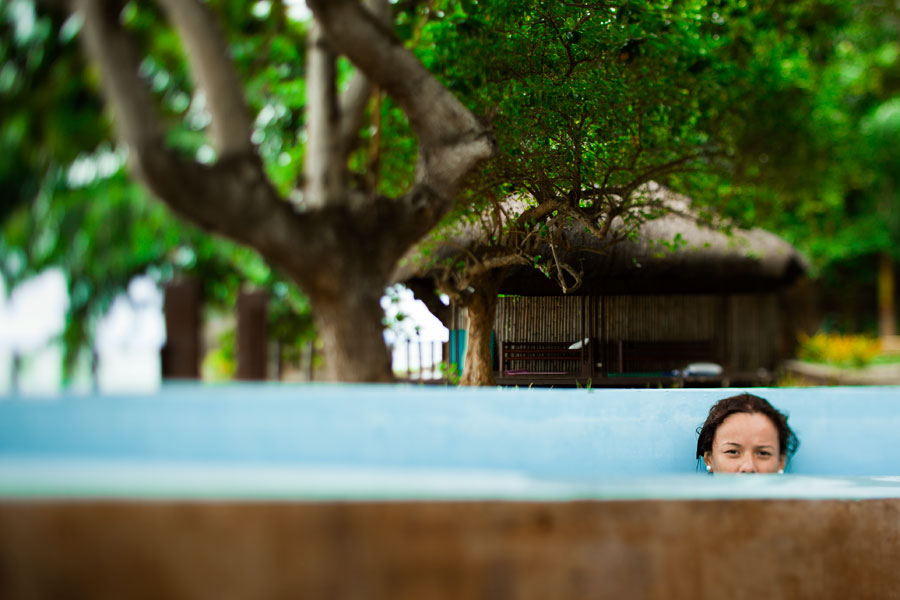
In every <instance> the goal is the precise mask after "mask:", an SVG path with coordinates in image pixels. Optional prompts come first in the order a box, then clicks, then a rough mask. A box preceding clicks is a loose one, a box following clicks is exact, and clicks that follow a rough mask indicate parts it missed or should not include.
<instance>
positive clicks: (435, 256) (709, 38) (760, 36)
mask: <svg viewBox="0 0 900 600" xmlns="http://www.w3.org/2000/svg"><path fill="white" fill-rule="evenodd" d="M444 8H445V10H446V16H445V17H444V19H443V20H440V21H435V22H434V23H433V24H432V25H431V26H430V27H429V28H427V29H426V35H425V39H427V40H429V42H430V43H431V44H432V45H433V48H434V54H433V58H432V60H431V62H429V63H428V64H429V66H430V67H431V68H432V70H433V71H434V72H435V73H437V74H439V75H440V76H441V77H443V78H444V79H445V80H447V81H448V82H449V83H448V85H449V86H450V87H451V89H454V90H457V91H458V92H459V93H461V94H463V97H464V99H465V100H466V102H467V104H468V105H470V106H473V107H475V110H478V111H479V112H481V113H482V114H485V115H489V116H490V118H491V120H492V124H493V127H494V131H495V133H496V136H497V140H498V147H499V151H498V156H497V158H496V159H495V160H494V161H492V162H491V164H490V165H489V166H488V167H487V168H486V169H485V170H483V171H481V172H479V173H478V174H477V175H476V176H474V177H473V178H471V180H470V182H469V185H468V187H467V189H466V190H465V192H464V199H465V201H464V202H463V203H461V205H460V207H459V212H457V213H454V214H453V215H452V219H451V220H450V223H448V224H447V225H446V227H445V228H444V229H443V230H442V231H440V232H439V233H437V234H436V235H435V236H434V237H433V239H432V246H437V247H436V248H435V247H431V248H428V247H426V249H425V250H426V252H429V253H430V255H431V256H430V258H431V259H432V262H431V267H430V270H429V273H430V276H431V277H432V278H433V279H434V280H435V283H436V286H437V288H438V289H439V291H441V292H444V293H447V294H448V295H449V296H450V297H451V299H453V301H454V302H456V303H457V304H459V305H462V306H465V307H466V308H467V314H468V332H467V350H466V357H465V369H464V376H463V379H462V380H461V383H463V384H471V385H490V384H493V383H494V381H493V372H492V368H491V355H490V333H491V328H492V325H493V319H494V311H495V307H496V299H497V291H498V289H499V286H500V285H501V282H502V280H503V278H504V276H505V273H506V272H507V271H508V270H509V269H510V268H512V267H514V266H521V265H533V266H534V267H535V268H538V269H540V270H541V271H543V272H544V273H545V274H546V275H547V277H549V278H552V279H554V280H556V281H557V282H558V284H559V285H560V287H561V288H562V290H563V292H564V293H571V292H574V291H576V290H577V289H578V288H579V286H580V284H581V279H582V276H583V273H582V270H581V268H580V266H579V264H578V259H577V256H578V251H579V250H581V251H588V246H589V251H592V252H603V251H604V248H609V247H610V246H611V245H613V244H616V243H620V242H622V241H624V240H626V239H628V238H630V237H633V236H634V235H635V233H636V231H637V230H638V228H639V227H640V226H641V224H643V223H644V222H646V221H647V220H648V219H653V218H656V217H658V216H660V215H662V214H664V213H665V212H666V211H668V210H671V209H672V208H671V207H670V206H666V205H665V204H663V202H662V198H661V197H660V196H659V195H654V194H650V193H648V192H647V189H648V188H647V187H646V184H647V183H649V182H650V181H652V180H655V181H659V182H668V183H671V184H673V185H674V186H675V187H676V188H677V189H679V190H680V191H682V192H688V193H691V195H692V196H693V197H694V199H695V209H696V210H698V212H699V213H701V216H706V217H709V214H708V213H709V208H710V207H715V208H719V206H720V205H721V204H722V198H723V196H721V195H720V194H719V193H718V192H719V191H720V185H721V183H722V182H727V181H728V180H729V178H730V177H732V175H733V171H734V170H735V164H736V163H737V162H739V160H740V159H741V158H742V156H741V155H740V154H739V150H741V149H742V148H743V146H742V145H741V144H740V143H739V142H740V141H741V135H742V133H743V130H744V129H743V128H744V126H745V124H746V123H747V122H748V121H750V120H751V119H750V118H749V117H748V114H747V113H746V112H745V109H744V105H743V103H747V102H748V100H750V99H753V98H756V99H762V98H764V96H765V93H766V92H767V91H769V90H770V89H771V87H770V86H769V85H765V84H764V81H765V78H766V76H767V75H769V74H770V72H769V70H768V68H767V63H766V62H765V61H766V60H767V59H769V58H771V56H770V55H768V56H767V55H765V54H763V55H762V56H757V55H755V54H754V53H753V52H751V44H752V43H754V42H759V43H760V44H761V45H763V46H765V47H766V48H767V50H768V54H771V53H773V52H775V51H781V50H782V44H783V42H781V41H780V40H778V39H770V40H767V39H765V38H766V36H768V37H770V38H772V37H773V36H774V30H775V29H776V24H777V25H779V26H781V25H784V24H785V23H787V22H790V21H791V20H792V19H793V18H794V17H793V16H792V15H791V14H785V12H788V13H789V12H790V11H784V10H782V9H780V8H779V7H778V5H777V4H775V3H773V4H771V5H766V6H758V7H753V8H751V7H747V6H746V4H745V3H739V2H733V3H732V2H715V3H706V2H696V3H694V2H685V3H676V4H673V5H658V4H657V3H652V2H629V3H627V4H625V5H621V6H611V5H609V4H608V3H603V2H579V3H567V2H560V3H546V2H540V1H537V0H534V1H530V0H519V1H517V2H504V3H491V4H484V3H474V2H470V3H462V4H461V5H459V6H456V7H455V8H452V7H451V5H447V6H446V7H444ZM767 10H770V11H772V13H774V15H775V19H776V21H774V22H769V21H768V18H769V17H770V15H769V14H767V12H766V11H767ZM760 20H762V21H760ZM740 200H741V199H740V198H736V199H733V201H735V202H739V201H740ZM704 207H706V209H704ZM704 213H707V214H705V215H704ZM453 219H462V221H461V222H462V223H464V225H463V226H462V227H460V226H459V225H458V224H454V223H453V221H452V220H453ZM585 236H587V237H588V238H589V237H593V238H594V239H595V240H601V241H602V243H599V244H598V243H592V244H581V245H580V246H579V242H578V240H579V239H581V240H584V239H585ZM673 243H677V242H675V241H673ZM604 244H605V246H604ZM440 248H443V251H442V250H441V249H440ZM448 253H449V254H450V258H449V260H448V259H447V254H448Z"/></svg>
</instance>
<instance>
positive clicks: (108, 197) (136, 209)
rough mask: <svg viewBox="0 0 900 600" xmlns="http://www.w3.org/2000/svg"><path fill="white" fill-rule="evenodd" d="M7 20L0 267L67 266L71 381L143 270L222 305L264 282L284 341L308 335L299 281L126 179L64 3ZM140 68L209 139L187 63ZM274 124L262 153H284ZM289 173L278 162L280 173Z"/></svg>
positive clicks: (189, 132) (11, 7)
mask: <svg viewBox="0 0 900 600" xmlns="http://www.w3.org/2000/svg"><path fill="white" fill-rule="evenodd" d="M126 18H127V20H128V21H129V23H131V24H132V26H134V27H135V28H138V29H140V30H141V31H143V32H145V33H146V31H147V30H148V29H149V28H152V27H153V26H154V23H153V21H152V20H150V19H147V18H146V15H142V14H140V13H137V12H135V11H133V10H132V11H131V12H129V13H128V14H127V15H126ZM0 27H3V35H2V36H0V53H2V56H3V57H4V60H5V67H4V78H5V79H4V81H5V83H4V85H2V86H0V109H2V114H3V119H2V129H0V132H2V133H0V144H2V148H3V152H2V153H0V154H2V158H0V183H2V187H3V189H4V194H3V195H2V200H3V206H2V210H0V213H2V214H0V227H2V230H0V232H2V235H0V257H2V260H0V276H2V277H3V279H4V282H5V283H6V286H5V287H6V288H7V290H11V289H12V288H14V287H15V286H16V285H18V284H19V283H21V282H22V281H24V280H26V279H28V278H30V277H32V276H34V275H37V274H39V273H41V272H42V271H44V270H46V269H49V268H58V269H60V270H62V272H63V274H64V275H65V278H66V281H67V284H68V292H69V303H68V309H67V315H66V323H65V329H64V331H63V333H62V340H61V341H62V342H63V348H64V355H63V377H64V379H67V378H68V377H70V376H71V375H72V373H73V370H74V368H75V367H76V366H77V364H78V361H79V357H80V356H82V355H83V351H84V350H91V349H92V348H93V341H92V337H93V329H94V326H95V324H96V322H97V320H98V318H99V316H100V315H102V314H103V313H104V312H105V311H106V310H107V309H108V307H109V306H110V304H111V303H112V301H113V300H114V298H116V297H117V296H118V295H120V294H121V293H122V291H123V290H124V289H125V288H126V287H127V286H128V284H129V282H130V281H131V280H132V279H133V278H134V277H136V276H138V275H149V276H150V277H152V278H153V279H155V280H156V281H158V282H160V281H164V280H167V279H170V278H171V277H173V276H174V275H176V274H183V275H188V276H192V277H196V278H198V279H199V280H200V281H201V282H202V283H203V285H204V287H205V290H204V292H205V293H204V297H205V302H206V304H207V305H208V306H210V307H212V308H214V309H225V308H226V307H228V306H233V304H234V300H235V298H236V296H237V293H238V290H239V288H240V287H241V285H244V284H251V285H254V286H259V287H265V288H267V289H268V290H269V295H270V297H271V298H273V300H274V302H273V305H272V310H271V311H270V313H269V316H270V323H269V330H270V331H271V332H272V334H273V337H274V338H275V339H277V340H278V341H280V342H281V343H282V344H284V345H289V344H296V343H297V341H298V340H303V339H308V338H309V337H310V336H311V335H312V333H313V332H312V324H311V316H310V311H309V308H308V302H307V300H306V298H305V297H304V296H303V295H302V294H301V293H300V292H299V291H298V290H297V289H296V287H295V286H293V285H291V283H290V282H289V281H285V280H284V278H283V277H280V276H279V274H278V273H277V272H276V271H273V270H272V269H270V268H269V267H268V266H267V265H266V264H265V263H264V262H263V261H262V260H261V259H260V257H259V256H258V255H257V254H256V253H254V252H253V251H251V250H249V249H246V248H242V247H240V246H238V245H236V244H234V243H231V242H228V241H225V240H222V239H217V238H213V237H211V236H209V235H206V234H204V233H203V232H202V231H201V230H200V229H199V228H197V227H194V226H191V225H189V224H184V223H182V222H180V221H179V220H177V219H175V218H174V217H173V216H172V215H171V213H170V212H169V211H168V210H166V209H165V207H164V206H163V205H162V204H161V203H158V202H155V201H151V200H150V199H149V196H148V194H147V193H146V191H145V190H144V189H143V188H142V187H141V186H140V185H138V184H135V183H134V182H132V181H130V180H129V179H128V178H127V177H126V174H125V171H124V167H123V165H124V163H125V152H124V151H122V149H120V148H116V147H114V146H112V145H111V144H110V143H109V141H108V140H109V126H108V125H109V124H108V123H107V122H106V121H104V120H103V119H101V118H99V116H100V113H101V110H102V104H101V102H100V100H99V98H97V97H96V95H95V94H94V93H93V91H92V89H91V85H90V82H89V81H88V78H85V77H79V76H77V74H78V73H83V72H85V71H86V64H85V62H84V60H83V58H82V56H81V53H80V52H79V51H78V45H77V43H76V39H75V36H76V34H77V27H75V22H74V21H69V20H66V15H65V14H64V13H62V12H58V11H54V10H51V11H43V12H35V6H34V5H33V4H32V3H31V2H28V1H24V0H20V1H18V2H14V3H13V2H5V3H3V4H2V5H0ZM172 50H173V49H172V48H171V46H166V45H164V44H163V45H161V48H160V54H163V55H164V56H170V55H172V54H173V52H172ZM142 67H143V70H144V73H145V74H146V75H147V76H148V77H149V78H151V79H152V81H153V88H154V90H155V92H156V93H157V94H158V95H159V96H160V97H161V99H162V104H163V105H164V106H165V109H166V111H167V113H166V114H167V117H168V118H169V119H170V120H172V118H173V116H176V115H180V114H181V113H186V117H187V118H185V119H179V120H176V121H175V123H176V125H175V128H174V131H172V132H171V133H172V135H173V137H175V138H177V139H178V140H180V143H181V144H182V145H183V146H184V147H185V148H186V149H187V150H189V151H191V152H193V153H196V152H197V151H198V150H200V149H201V148H202V147H203V146H202V145H203V139H202V135H201V134H199V133H198V132H197V131H196V129H197V128H196V126H194V125H192V124H191V122H190V121H191V119H190V117H191V116H193V115H192V111H191V110H190V107H189V105H190V103H189V101H188V100H187V98H189V96H188V93H187V92H189V91H190V90H189V89H187V81H186V80H187V74H186V72H185V70H184V69H183V68H181V67H182V64H181V62H179V61H171V62H170V64H165V61H159V62H155V63H150V62H147V63H144V65H142ZM261 76H262V77H264V76H265V73H263V74H262V75H261ZM274 133H275V132H272V133H270V135H269V144H268V145H267V146H266V148H265V149H264V152H269V153H271V152H272V150H273V149H275V151H276V153H277V152H280V151H281V149H280V148H278V147H277V146H276V144H274V143H273V142H274V141H275V140H274V139H273V138H275V135H274ZM272 162H273V164H275V165H276V166H277V164H278V163H277V162H275V161H274V160H273V161H272ZM282 176H283V175H282V173H281V172H279V171H277V170H276V171H274V172H273V179H275V180H276V181H277V180H279V177H282ZM99 199H102V200H99Z"/></svg>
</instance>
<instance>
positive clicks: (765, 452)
mask: <svg viewBox="0 0 900 600" xmlns="http://www.w3.org/2000/svg"><path fill="white" fill-rule="evenodd" d="M759 455H760V456H766V457H769V456H772V453H771V452H768V451H766V450H762V451H761V452H760V453H759Z"/></svg>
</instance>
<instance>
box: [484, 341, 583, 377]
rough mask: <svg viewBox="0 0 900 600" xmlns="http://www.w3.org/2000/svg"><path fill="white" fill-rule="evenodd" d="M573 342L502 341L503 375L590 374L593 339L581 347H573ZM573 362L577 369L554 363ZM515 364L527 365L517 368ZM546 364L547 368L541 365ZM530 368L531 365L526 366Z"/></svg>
mask: <svg viewBox="0 0 900 600" xmlns="http://www.w3.org/2000/svg"><path fill="white" fill-rule="evenodd" d="M571 345H572V342H514V341H502V342H500V374H501V375H570V374H578V375H583V376H590V375H591V374H592V369H593V364H594V347H595V345H596V344H595V343H594V341H593V340H589V341H588V343H586V344H584V345H582V347H581V348H576V349H571V348H569V346H571ZM553 363H557V364H560V363H561V364H562V365H563V366H566V367H567V366H569V365H572V366H573V367H574V368H573V369H565V370H555V369H554V364H553ZM514 364H519V365H523V367H522V368H519V369H515V368H514ZM536 365H544V366H545V367H546V368H541V367H537V366H536ZM526 367H527V368H526Z"/></svg>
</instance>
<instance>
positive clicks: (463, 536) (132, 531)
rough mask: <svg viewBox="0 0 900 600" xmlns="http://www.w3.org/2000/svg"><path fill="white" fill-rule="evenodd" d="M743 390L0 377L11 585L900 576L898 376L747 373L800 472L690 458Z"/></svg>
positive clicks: (269, 590) (414, 585)
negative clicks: (758, 376) (28, 386)
mask: <svg viewBox="0 0 900 600" xmlns="http://www.w3.org/2000/svg"><path fill="white" fill-rule="evenodd" d="M739 391H743V390H721V389H702V390H697V389H691V390H544V389H541V390H538V389H533V390H528V389H523V390H515V389H487V390H483V389H477V390H476V389H473V390H469V389H453V388H439V387H425V386H342V385H324V384H322V385H310V386H301V387H297V386H286V385H272V384H268V385H252V384H247V385H228V386H222V387H202V386H192V385H172V386H167V387H166V388H164V389H163V390H162V391H161V392H160V393H158V394H154V395H148V396H108V397H98V396H60V397H52V398H3V399H0V573H2V574H4V576H3V577H0V596H2V597H4V598H19V597H22V598H25V597H42V596H47V595H53V593H54V592H53V591H54V590H58V589H66V590H67V591H68V593H69V596H70V597H85V598H95V597H148V598H150V597H153V598H160V597H210V598H213V597H215V598H220V597H235V598H239V597H271V596H278V595H290V596H302V597H335V598H417V599H418V598H425V597H434V598H483V597H491V598H504V597H517V598H576V597H584V596H590V597H595V598H603V597H610V598H613V597H615V598H622V597H638V598H689V597H690V598H696V597H703V596H706V595H717V596H722V595H727V596H728V597H731V598H741V597H752V596H759V595H765V596H767V597H772V598H779V597H783V598H792V597H842V598H843V597H892V594H896V593H897V590H898V589H900V575H898V573H897V569H896V568H895V565H896V564H897V563H898V561H900V477H898V475H900V435H898V434H897V432H898V431H900V389H898V388H891V387H884V388H798V389H774V388H773V389H754V390H750V391H751V392H753V393H756V394H758V395H761V396H763V397H765V398H767V399H769V400H770V401H771V402H772V403H773V404H774V405H775V406H776V407H778V408H779V409H781V410H783V411H785V412H788V413H789V414H790V423H791V425H792V426H793V428H794V429H795V431H796V432H797V434H798V435H799V437H800V440H801V446H800V450H799V452H798V453H797V455H796V457H795V460H794V462H793V464H792V465H791V467H790V472H791V473H792V474H789V475H788V476H782V477H777V476H766V477H762V476H761V477H734V476H732V477H727V476H718V477H709V476H707V475H706V474H705V473H702V474H701V473H698V472H697V470H696V461H695V460H694V458H693V456H694V448H695V444H696V434H695V430H696V428H697V427H698V426H699V425H700V424H701V423H702V421H703V419H704V418H705V416H706V411H707V410H708V408H709V406H710V405H711V404H712V403H713V402H714V401H715V400H717V399H719V398H721V397H724V396H725V395H731V394H733V393H737V392H739ZM210 582H217V583H215V584H211V583H210Z"/></svg>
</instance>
